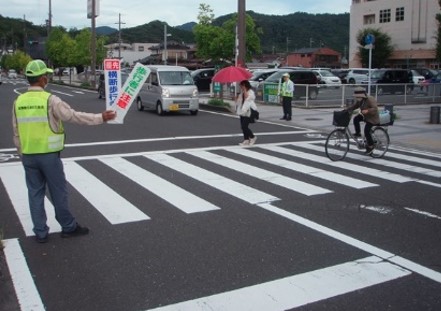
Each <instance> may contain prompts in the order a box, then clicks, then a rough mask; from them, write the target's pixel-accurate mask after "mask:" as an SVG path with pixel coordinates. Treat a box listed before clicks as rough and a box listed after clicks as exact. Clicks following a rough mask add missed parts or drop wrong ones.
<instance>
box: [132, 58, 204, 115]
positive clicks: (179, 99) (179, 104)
mask: <svg viewBox="0 0 441 311" xmlns="http://www.w3.org/2000/svg"><path fill="white" fill-rule="evenodd" d="M148 68H149V69H150V70H151V71H150V74H149V76H148V78H147V80H146V82H145V83H144V85H143V86H142V88H141V90H140V92H139V94H138V97H137V99H136V107H137V109H138V110H139V111H142V110H144V108H148V109H154V110H156V113H157V114H158V115H163V114H164V113H165V112H170V111H173V112H174V111H176V112H177V111H189V112H190V113H191V114H192V115H197V113H198V111H199V97H198V96H199V94H198V89H197V87H196V85H195V84H194V81H193V78H192V77H191V75H190V71H189V70H188V69H187V68H185V67H181V66H166V65H151V66H148Z"/></svg>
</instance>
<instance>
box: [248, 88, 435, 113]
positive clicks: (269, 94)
mask: <svg viewBox="0 0 441 311" xmlns="http://www.w3.org/2000/svg"><path fill="white" fill-rule="evenodd" d="M266 85H271V87H268V86H265V87H260V86H259V87H258V88H257V91H256V96H257V100H259V101H261V102H264V103H266V104H278V103H280V97H279V96H278V95H277V93H275V94H274V90H275V89H277V88H278V84H275V83H274V84H273V83H271V84H269V83H266ZM357 86H362V87H364V88H366V91H367V88H368V86H367V85H366V84H342V85H341V86H329V87H327V86H325V85H323V84H320V85H318V86H317V85H308V84H306V85H305V84H296V85H295V92H294V94H295V96H294V99H293V105H294V106H296V107H303V108H316V107H345V106H346V105H347V104H348V103H350V102H352V100H353V92H354V88H355V87H357ZM315 90H318V92H317V96H316V97H315V95H314V92H315ZM296 94H297V95H298V96H296ZM307 94H308V96H306V95H307ZM311 95H312V96H311ZM371 95H372V96H374V97H375V98H376V99H377V102H378V104H380V105H390V104H393V105H406V104H432V103H441V83H430V84H375V85H371Z"/></svg>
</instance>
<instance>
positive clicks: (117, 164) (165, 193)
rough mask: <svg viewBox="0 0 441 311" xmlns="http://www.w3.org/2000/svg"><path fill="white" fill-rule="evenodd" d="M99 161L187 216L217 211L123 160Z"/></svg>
mask: <svg viewBox="0 0 441 311" xmlns="http://www.w3.org/2000/svg"><path fill="white" fill-rule="evenodd" d="M100 161H101V162H102V163H104V164H106V165H108V166H109V167H111V168H113V169H114V170H116V171H117V172H118V173H120V174H122V175H124V176H126V177H127V178H129V179H131V180H133V181H134V182H136V183H137V184H139V185H140V186H142V187H144V188H145V189H147V190H148V191H150V192H152V193H153V194H155V195H157V196H158V197H160V198H161V199H163V200H165V201H167V202H169V203H170V204H172V205H174V206H175V207H177V208H178V209H180V210H181V211H183V212H185V213H187V214H189V213H198V212H206V211H213V210H218V209H219V207H217V206H215V205H214V204H211V203H210V202H208V201H205V200H204V199H202V198H200V197H198V196H196V195H194V194H192V193H190V192H188V191H186V190H184V189H182V188H180V187H178V186H176V185H175V184H173V183H171V182H169V181H167V180H165V179H162V178H161V177H159V176H156V175H154V174H152V173H150V172H148V171H147V170H145V169H143V168H141V167H139V166H137V165H135V164H133V163H131V162H129V161H127V160H125V159H122V158H107V159H101V160H100Z"/></svg>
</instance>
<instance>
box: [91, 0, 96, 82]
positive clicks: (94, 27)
mask: <svg viewBox="0 0 441 311" xmlns="http://www.w3.org/2000/svg"><path fill="white" fill-rule="evenodd" d="M95 1H96V0H92V42H91V44H90V49H91V54H92V64H91V66H92V80H91V84H92V88H94V89H95V87H96V75H95V68H96V24H95V15H96V12H95V10H96V7H95Z"/></svg>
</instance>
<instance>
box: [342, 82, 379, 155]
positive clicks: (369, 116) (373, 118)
mask: <svg viewBox="0 0 441 311" xmlns="http://www.w3.org/2000/svg"><path fill="white" fill-rule="evenodd" d="M354 98H355V104H353V105H352V106H351V107H348V108H347V110H348V111H349V112H352V111H353V110H355V109H360V114H358V115H357V116H356V117H355V118H354V128H355V133H354V136H355V137H360V136H361V130H360V122H361V121H364V122H365V123H366V125H365V126H364V136H365V137H366V152H365V154H366V155H370V154H371V153H372V151H373V149H374V140H373V139H372V135H371V129H372V127H373V126H374V125H377V124H379V123H380V116H379V114H378V106H377V101H376V100H375V98H374V97H372V96H368V95H367V94H366V90H365V89H364V88H363V87H356V88H355V90H354Z"/></svg>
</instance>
